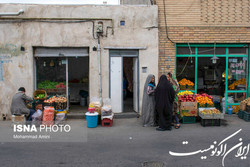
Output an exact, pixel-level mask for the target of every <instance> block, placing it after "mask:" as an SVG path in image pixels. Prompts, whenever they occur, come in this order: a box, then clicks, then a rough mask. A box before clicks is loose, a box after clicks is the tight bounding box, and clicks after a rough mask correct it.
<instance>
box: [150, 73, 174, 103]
mask: <svg viewBox="0 0 250 167" xmlns="http://www.w3.org/2000/svg"><path fill="white" fill-rule="evenodd" d="M174 97H175V91H174V89H173V87H172V85H171V84H170V82H169V81H168V79H167V76H166V75H162V76H161V77H160V79H159V83H158V85H157V87H156V90H155V99H156V107H165V106H169V105H171V104H172V103H173V102H174Z"/></svg>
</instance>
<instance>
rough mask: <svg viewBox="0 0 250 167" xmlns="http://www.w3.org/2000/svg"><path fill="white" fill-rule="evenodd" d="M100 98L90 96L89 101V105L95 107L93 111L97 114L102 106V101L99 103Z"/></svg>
mask: <svg viewBox="0 0 250 167" xmlns="http://www.w3.org/2000/svg"><path fill="white" fill-rule="evenodd" d="M101 101H102V100H101V98H98V97H92V98H91V99H90V103H89V107H90V108H92V107H95V111H96V112H98V114H101V107H102V103H101Z"/></svg>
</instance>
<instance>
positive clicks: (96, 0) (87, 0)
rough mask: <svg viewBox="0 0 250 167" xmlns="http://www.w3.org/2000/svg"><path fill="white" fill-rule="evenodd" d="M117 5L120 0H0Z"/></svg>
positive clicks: (9, 1) (2, 1)
mask: <svg viewBox="0 0 250 167" xmlns="http://www.w3.org/2000/svg"><path fill="white" fill-rule="evenodd" d="M103 1H107V4H108V5H118V4H119V2H120V0H0V3H28V4H103Z"/></svg>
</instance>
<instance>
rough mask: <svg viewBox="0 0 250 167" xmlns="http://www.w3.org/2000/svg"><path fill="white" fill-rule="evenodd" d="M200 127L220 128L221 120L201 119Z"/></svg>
mask: <svg viewBox="0 0 250 167" xmlns="http://www.w3.org/2000/svg"><path fill="white" fill-rule="evenodd" d="M201 125H202V126H203V127H205V126H220V125H221V120H220V119H201Z"/></svg>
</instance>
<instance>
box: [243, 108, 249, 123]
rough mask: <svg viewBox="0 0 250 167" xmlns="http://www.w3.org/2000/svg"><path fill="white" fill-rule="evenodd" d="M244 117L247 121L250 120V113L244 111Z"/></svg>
mask: <svg viewBox="0 0 250 167" xmlns="http://www.w3.org/2000/svg"><path fill="white" fill-rule="evenodd" d="M243 119H244V120H245V121H247V122H250V113H249V112H246V111H244V116H243Z"/></svg>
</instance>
